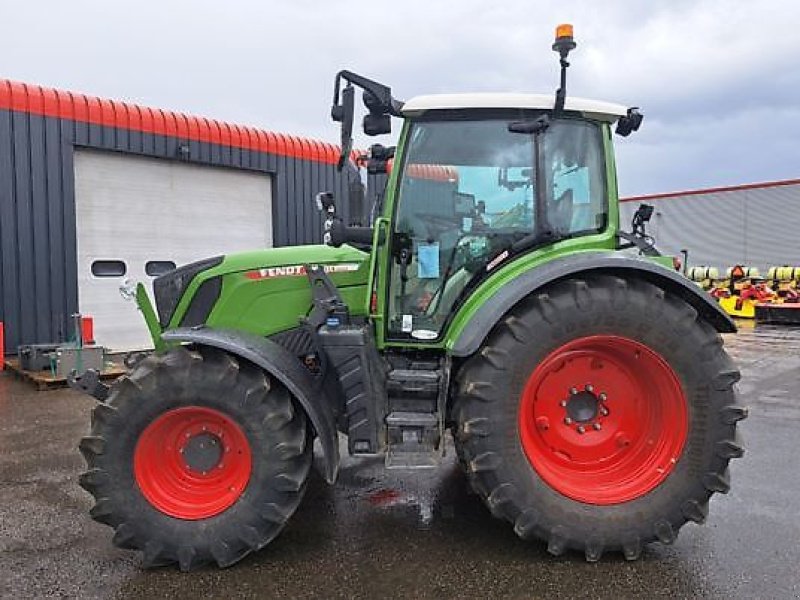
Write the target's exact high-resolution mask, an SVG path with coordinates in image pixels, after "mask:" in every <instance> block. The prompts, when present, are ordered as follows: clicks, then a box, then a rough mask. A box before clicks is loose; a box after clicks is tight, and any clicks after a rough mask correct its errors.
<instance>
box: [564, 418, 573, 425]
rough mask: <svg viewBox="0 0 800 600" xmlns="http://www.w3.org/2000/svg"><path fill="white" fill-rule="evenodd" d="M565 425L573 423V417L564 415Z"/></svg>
mask: <svg viewBox="0 0 800 600" xmlns="http://www.w3.org/2000/svg"><path fill="white" fill-rule="evenodd" d="M564 425H572V419H570V418H569V417H564Z"/></svg>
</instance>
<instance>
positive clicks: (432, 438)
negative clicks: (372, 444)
mask: <svg viewBox="0 0 800 600" xmlns="http://www.w3.org/2000/svg"><path fill="white" fill-rule="evenodd" d="M440 367H441V365H440V364H439V363H438V362H414V363H411V364H409V365H407V366H405V368H395V369H393V370H391V371H389V373H388V374H387V378H386V392H387V400H388V414H387V416H386V420H385V422H386V431H387V435H386V440H387V452H386V467H387V468H390V469H392V468H395V469H401V468H402V469H420V468H432V467H436V466H438V465H439V463H440V462H441V459H442V455H443V444H442V443H441V442H442V432H443V419H442V412H443V407H444V391H445V389H446V386H445V385H444V377H445V374H444V373H445V372H444V371H443V370H442V369H441V368H440Z"/></svg>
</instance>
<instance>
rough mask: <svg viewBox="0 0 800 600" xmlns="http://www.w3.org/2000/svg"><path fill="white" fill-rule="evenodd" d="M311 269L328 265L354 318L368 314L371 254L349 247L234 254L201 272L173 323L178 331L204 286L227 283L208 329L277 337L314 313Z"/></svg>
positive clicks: (277, 249) (209, 318) (207, 321)
mask: <svg viewBox="0 0 800 600" xmlns="http://www.w3.org/2000/svg"><path fill="white" fill-rule="evenodd" d="M305 265H322V266H324V267H325V269H326V271H327V272H328V276H329V277H330V278H331V280H332V281H333V283H334V284H335V285H336V287H337V288H338V289H339V292H340V294H341V295H342V299H343V300H344V302H345V303H346V304H347V305H348V307H349V308H350V313H351V314H353V315H364V314H366V308H367V280H368V278H369V254H367V253H366V252H362V251H360V250H357V249H355V248H352V247H349V246H342V247H341V248H331V247H330V246H294V247H284V248H270V249H263V250H255V251H251V252H242V253H239V254H230V255H227V256H226V257H225V259H224V260H223V261H222V263H220V264H219V265H217V266H216V267H213V268H211V269H208V270H207V271H204V272H202V273H200V274H199V275H198V276H197V277H195V279H194V280H193V281H192V283H191V284H190V285H189V287H188V288H187V290H186V293H185V294H184V296H183V298H181V301H180V302H179V304H178V307H177V309H176V311H175V314H174V315H173V317H172V320H171V321H170V328H174V327H178V326H179V325H180V323H181V320H182V319H183V316H184V314H185V313H186V311H187V309H188V308H189V305H190V303H191V300H192V298H193V296H194V295H195V292H197V290H198V289H199V288H200V286H201V285H202V284H203V282H205V281H207V280H209V279H212V278H215V277H221V278H222V287H221V291H220V294H219V298H218V299H217V301H216V303H215V304H214V307H213V309H212V310H211V312H210V314H209V316H208V318H207V319H206V324H207V325H209V326H210V327H220V328H222V327H224V328H230V329H238V330H241V331H247V332H250V333H254V334H257V335H261V336H264V335H272V334H274V333H278V332H280V331H284V330H286V329H291V328H293V327H296V326H297V324H298V322H299V321H300V319H301V318H302V317H304V316H306V315H307V314H308V312H309V310H310V309H311V288H310V286H309V281H308V277H307V276H306V272H305Z"/></svg>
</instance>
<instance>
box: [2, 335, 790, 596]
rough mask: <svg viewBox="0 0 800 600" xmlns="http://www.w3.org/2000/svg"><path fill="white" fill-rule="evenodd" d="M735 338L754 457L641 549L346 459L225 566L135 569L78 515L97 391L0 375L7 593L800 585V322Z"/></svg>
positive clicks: (571, 591) (724, 590)
mask: <svg viewBox="0 0 800 600" xmlns="http://www.w3.org/2000/svg"><path fill="white" fill-rule="evenodd" d="M727 347H728V349H729V352H730V353H731V355H732V356H733V357H734V358H735V359H736V360H737V362H738V364H739V366H740V368H741V370H742V374H743V378H742V382H741V384H740V390H741V393H742V395H743V398H744V400H745V403H746V404H748V405H749V406H750V418H749V419H748V420H746V421H744V422H743V423H742V424H741V430H742V432H743V435H744V438H745V442H746V445H747V454H746V455H745V457H744V458H743V459H740V460H737V461H734V463H733V464H732V468H731V473H732V480H733V489H732V491H731V492H730V493H729V494H728V495H726V496H720V495H717V496H715V497H714V499H713V500H712V502H711V512H710V516H709V518H708V521H707V523H706V524H705V525H703V526H697V525H694V524H689V525H687V526H686V527H685V528H684V529H683V530H682V531H681V534H680V536H679V537H678V540H677V541H676V543H675V544H674V545H672V546H661V545H651V546H649V547H648V549H647V550H646V551H645V552H644V553H643V555H642V558H641V559H640V560H639V561H637V562H633V563H630V562H626V561H625V560H624V559H623V558H622V557H621V555H606V556H604V557H603V559H602V560H601V561H600V562H599V563H596V564H588V563H586V562H585V561H584V559H583V556H582V555H578V554H568V555H566V556H563V557H559V558H556V557H552V556H550V555H549V554H548V553H547V552H546V551H545V547H544V545H543V544H540V543H526V542H522V541H520V540H518V539H517V537H516V536H515V534H514V533H513V532H512V530H511V528H510V526H508V525H507V524H506V523H504V522H500V521H497V520H495V519H493V518H492V517H491V516H490V514H489V512H488V511H487V510H486V509H485V508H484V506H483V505H482V504H481V502H480V501H479V500H478V499H477V498H476V497H475V496H474V495H472V494H470V493H469V491H468V486H467V484H466V481H465V479H464V477H463V476H462V475H461V473H460V471H459V470H458V468H457V467H456V465H455V462H454V457H453V453H452V452H450V453H449V455H448V457H447V458H446V459H445V461H444V463H443V464H442V465H441V467H440V468H438V469H436V470H428V471H386V470H384V468H383V463H382V461H381V460H376V459H368V460H364V459H352V458H345V459H344V464H343V468H342V470H341V474H340V478H339V482H338V483H337V485H336V486H334V487H330V486H327V485H326V484H325V483H324V482H323V481H322V480H321V478H319V476H317V475H315V476H314V478H313V480H312V481H311V484H310V485H309V489H308V493H307V495H306V497H305V500H304V501H303V504H302V505H301V507H300V509H299V510H298V512H297V513H296V514H295V515H294V517H293V518H292V519H291V521H290V523H289V525H288V526H287V528H286V529H285V530H284V532H283V533H282V534H281V535H280V537H279V538H278V539H277V540H276V541H274V542H273V543H272V544H271V545H270V546H268V547H267V548H266V549H264V550H262V551H261V552H259V553H257V554H255V555H251V556H249V557H247V558H246V559H245V560H244V561H242V562H241V563H239V564H237V565H236V566H234V567H231V568H229V569H226V570H219V569H216V568H205V569H201V570H199V571H195V572H192V573H188V574H186V573H180V572H179V571H178V570H177V569H175V568H161V569H156V570H150V571H145V570H143V569H141V567H140V559H139V556H138V555H137V554H135V553H133V552H130V551H124V550H118V549H116V548H114V547H113V546H112V545H111V533H112V532H111V530H110V529H109V528H107V527H105V526H103V525H99V524H97V523H95V522H93V521H92V520H91V519H90V518H89V517H88V515H87V511H88V510H89V508H90V506H91V500H90V497H89V495H88V494H86V493H85V492H84V491H83V490H82V489H81V488H80V487H79V486H78V483H77V478H78V474H79V473H80V471H81V469H82V467H83V460H82V458H81V456H80V454H79V453H78V450H77V443H78V439H79V438H80V436H81V435H82V434H84V432H85V431H86V430H87V427H88V425H87V423H88V419H89V410H90V408H91V406H92V404H93V400H91V399H90V398H88V397H84V396H81V395H79V394H77V393H74V392H71V391H68V390H58V391H49V392H36V391H34V390H33V388H32V387H30V386H29V385H28V384H26V383H23V382H20V381H18V380H16V379H15V378H13V377H11V376H10V375H9V374H7V373H6V374H3V375H0V596H2V597H3V598H34V597H36V598H39V597H81V598H202V597H228V598H240V597H241V598H245V597H259V598H384V597H394V598H400V597H404V598H405V597H407V598H505V597H509V598H550V599H552V598H800V465H799V460H798V457H800V395H799V394H798V390H799V389H800V329H786V328H784V329H782V328H773V327H757V328H756V327H744V328H743V329H742V331H741V332H740V333H739V334H737V335H735V336H730V337H729V338H728V340H727Z"/></svg>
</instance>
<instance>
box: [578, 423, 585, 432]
mask: <svg viewBox="0 0 800 600" xmlns="http://www.w3.org/2000/svg"><path fill="white" fill-rule="evenodd" d="M578 433H586V428H585V427H584V426H583V425H578Z"/></svg>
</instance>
